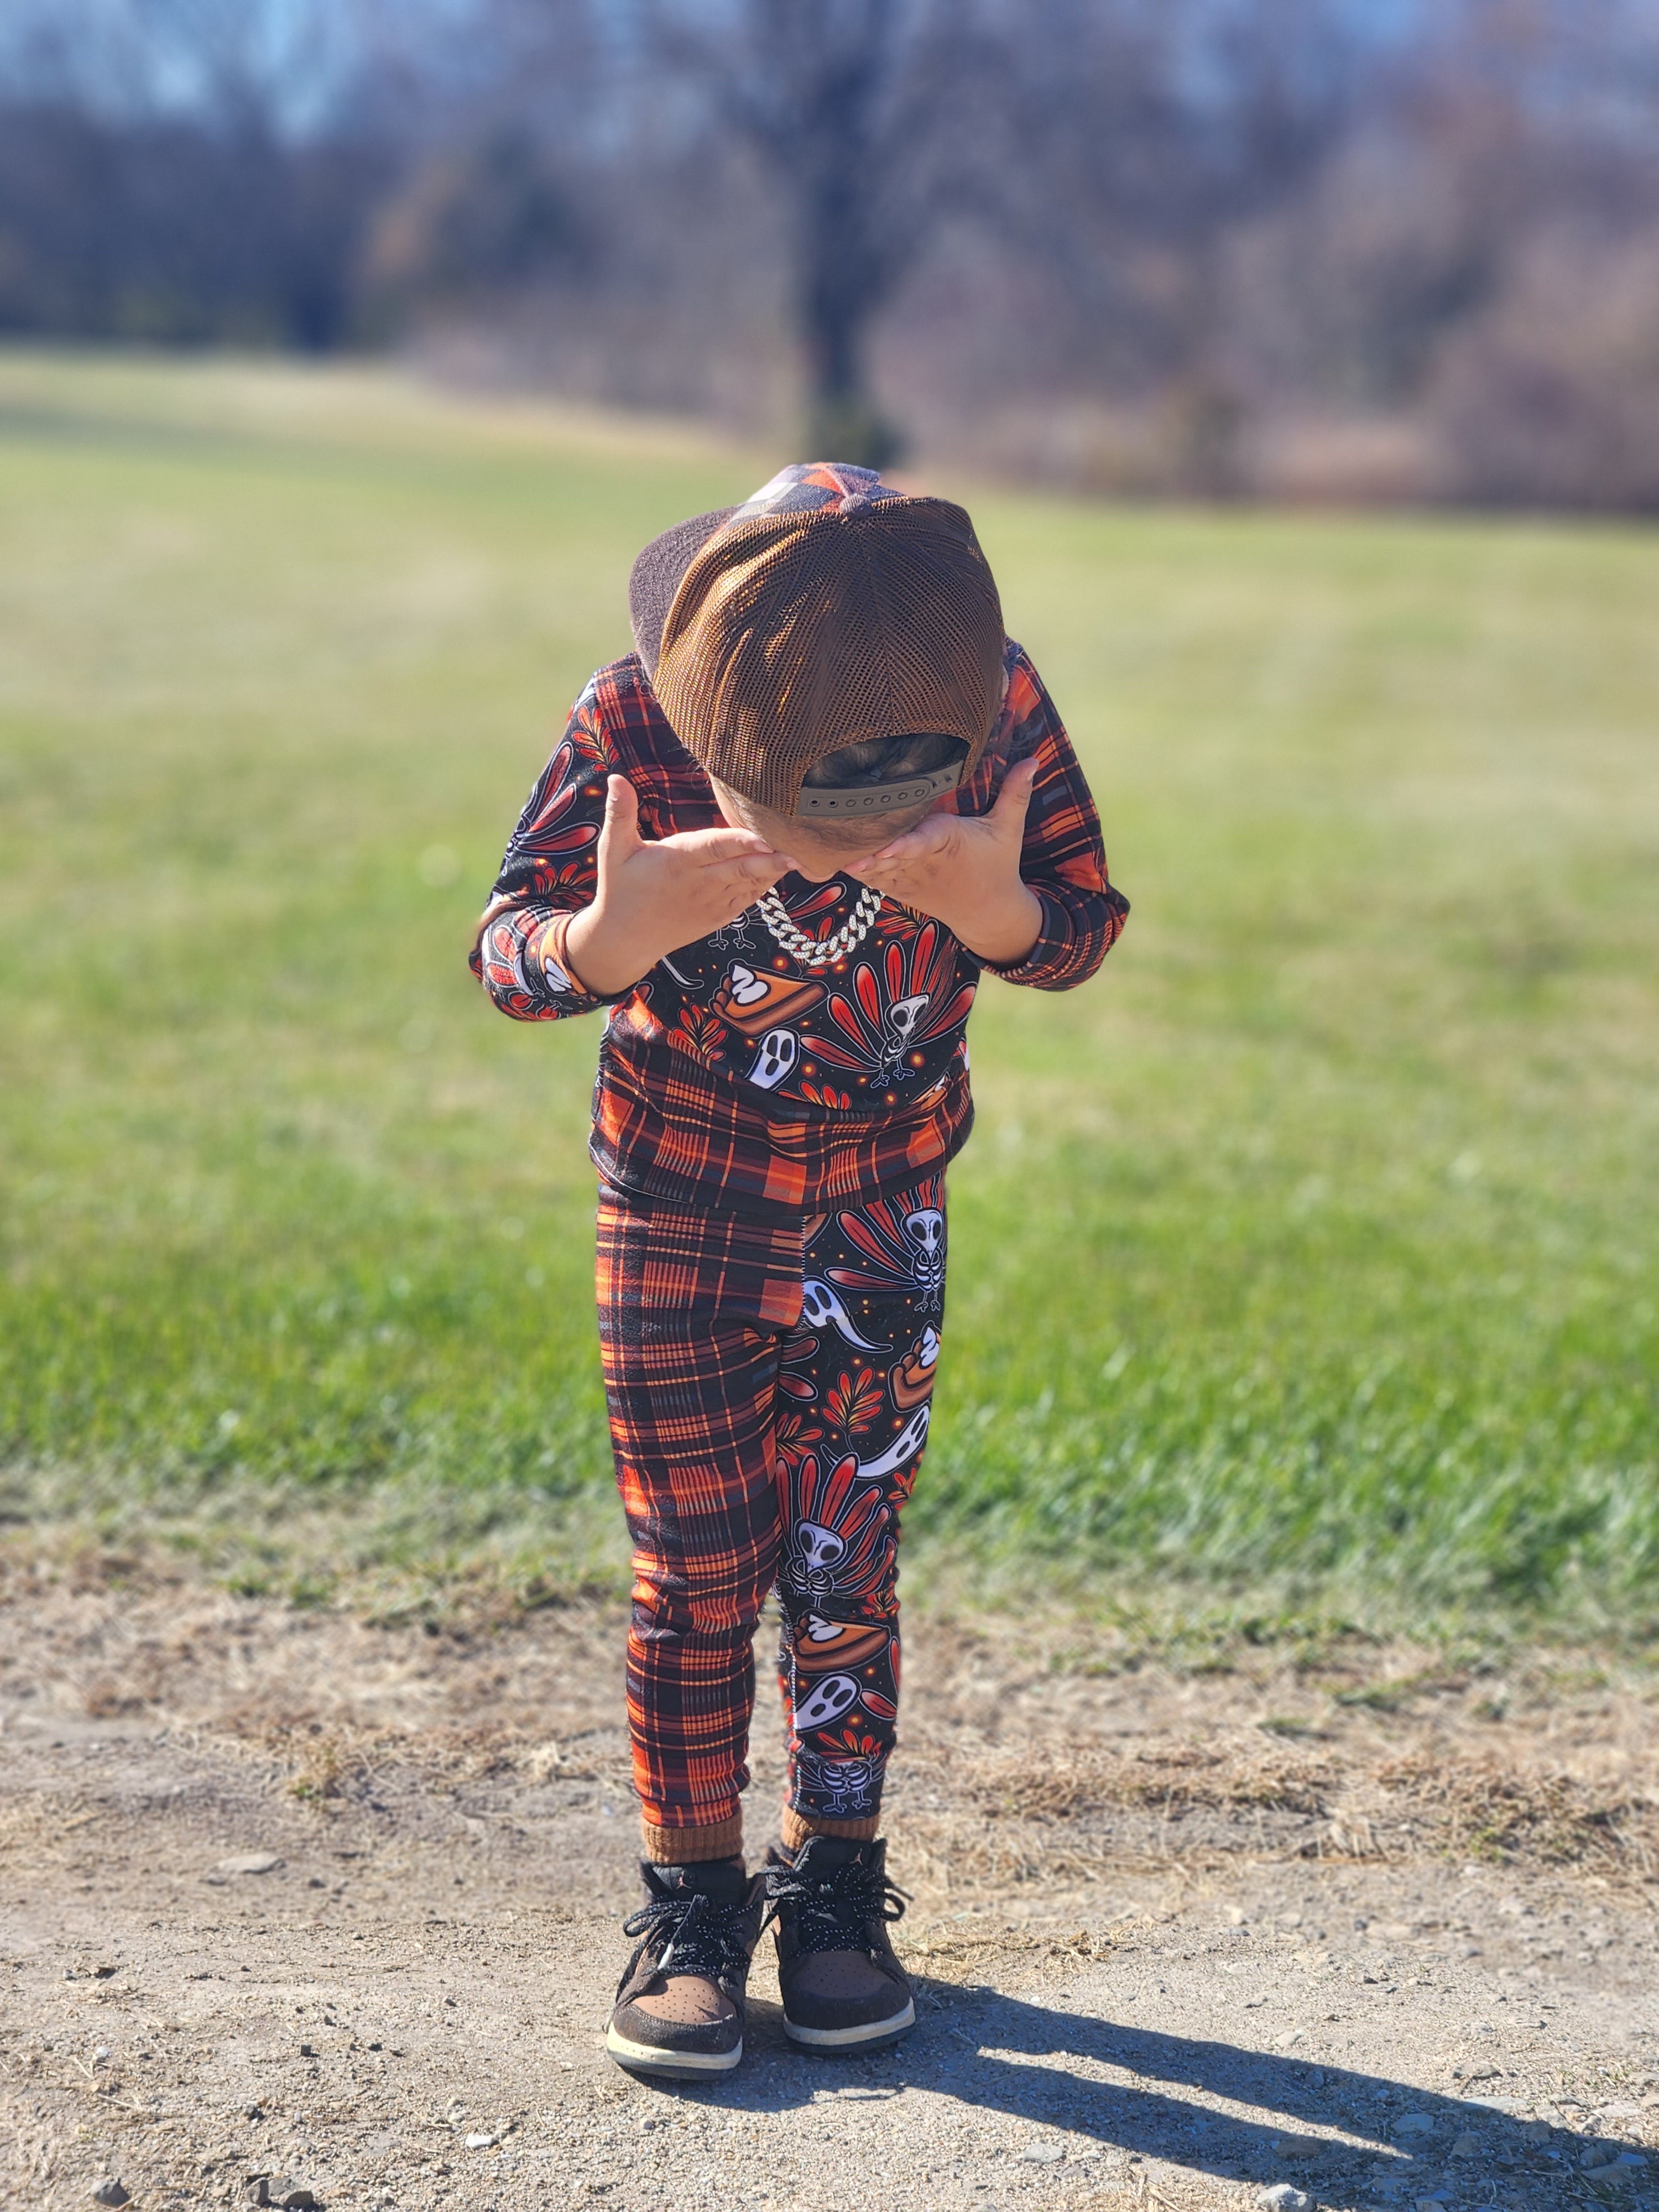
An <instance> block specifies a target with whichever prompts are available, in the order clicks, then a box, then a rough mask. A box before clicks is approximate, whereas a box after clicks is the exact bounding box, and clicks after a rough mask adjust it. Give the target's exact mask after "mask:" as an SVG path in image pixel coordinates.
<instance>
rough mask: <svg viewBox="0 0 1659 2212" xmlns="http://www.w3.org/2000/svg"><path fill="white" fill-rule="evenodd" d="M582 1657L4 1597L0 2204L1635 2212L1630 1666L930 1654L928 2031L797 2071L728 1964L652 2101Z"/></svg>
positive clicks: (621, 1806)
mask: <svg viewBox="0 0 1659 2212" xmlns="http://www.w3.org/2000/svg"><path fill="white" fill-rule="evenodd" d="M618 1639H619V1624H618V1621H617V1618H616V1616H615V1615H614V1614H612V1613H607V1612H605V1611H603V1610H600V1609H593V1610H573V1611H565V1612H559V1611H553V1610H549V1611H545V1612H542V1613H537V1614H535V1615H532V1617H530V1618H529V1619H527V1620H520V1621H514V1622H511V1623H508V1624H507V1625H504V1626H493V1627H492V1626H480V1627H478V1628H477V1629H476V1630H473V1631H471V1632H459V1631H456V1632H441V1633H430V1632H425V1631H423V1630H422V1629H421V1628H419V1627H401V1628H380V1627H369V1626H362V1625H361V1624H357V1623H355V1622H352V1621H349V1620H342V1619H339V1618H337V1617H331V1616H325V1615H317V1614H309V1613H295V1612H292V1611H289V1610H285V1609H284V1608H283V1607H278V1606H275V1605H271V1604H268V1603H265V1602H262V1601H258V1602H256V1601H242V1600H237V1599H234V1598H231V1597H228V1596H226V1595H223V1594H222V1592H217V1591H215V1590H213V1589H208V1588H205V1587H203V1586H200V1585H192V1584H190V1583H171V1584H168V1583H161V1582H158V1581H156V1580H155V1579H154V1578H153V1577H147V1576H144V1575H139V1576H137V1577H136V1578H131V1579H130V1580H129V1583H128V1584H127V1586H125V1587H118V1586H112V1584H111V1583H110V1581H109V1579H108V1577H107V1568H104V1569H102V1570H98V1571H92V1570H88V1571H86V1572H85V1573H84V1574H83V1575H82V1576H81V1577H79V1578H77V1577H76V1576H75V1575H74V1574H71V1573H67V1572H65V1571H61V1570H59V1569H52V1570H47V1569H46V1568H44V1567H31V1566H29V1565H27V1563H26V1562H24V1561H21V1560H16V1561H14V1562H13V1564H12V1565H11V1567H10V1569H9V1580H7V1582H6V1583H5V1585H4V1601H3V1604H0V1729H3V1747H4V1753H5V1756H4V1759H3V1766H0V1915H3V1918H0V2015H3V2034H4V2040H3V2077H0V2100H3V2106H4V2112H3V2121H4V2126H3V2135H0V2201H3V2202H4V2203H6V2204H8V2205H18V2206H27V2207H28V2208H30V2212H34V2208H41V2212H46V2208H53V2207H58V2206H70V2205H78V2206H85V2205H88V2204H89V2203H92V2202H93V2198H92V2195H91V2191H93V2189H94V2186H95V2185H97V2184H98V2183H99V2182H100V2181H101V2180H102V2179H105V2178H106V2177H109V2176H114V2177H117V2178H118V2179H119V2180H120V2181H121V2183H122V2184H123V2185H124V2186H125V2189H126V2190H127V2191H129V2192H130V2193H131V2198H132V2201H133V2203H135V2205H136V2206H137V2207H138V2208H141V2212H149V2208H151V2207H161V2206H185V2205H198V2204H218V2203H251V2202H253V2201H256V2200H255V2197H252V2196H251V2195H250V2193H249V2182H250V2179H251V2178H252V2177H255V2176H257V2175H258V2174H260V2173H262V2172H263V2173H268V2174H271V2175H278V2176H285V2177H289V2178H290V2179H292V2180H293V2181H294V2182H295V2183H296V2184H297V2185H302V2186H303V2187H304V2188H307V2189H308V2190H309V2191H312V2192H313V2195H314V2197H315V2198H316V2200H317V2202H318V2203H322V2204H325V2205H328V2206H335V2207H342V2206H362V2207H375V2208H380V2207H387V2208H391V2207H394V2206H395V2207H398V2208H405V2207H406V2208H410V2209H411V2212H414V2208H426V2207H434V2206H438V2205H447V2206H454V2207H467V2208H471V2207H478V2208H481V2212H482V2208H487V2207H499V2208H501V2212H507V2208H517V2207H521V2206H523V2207H528V2206H532V2205H534V2206H538V2207H539V2206H559V2207H562V2206H566V2205H584V2206H590V2207H597V2206H603V2207H605V2208H607V2212H608V2209H609V2208H619V2207H624V2206H625V2207H629V2208H638V2212H645V2208H650V2207H657V2206H673V2207H677V2208H678V2207H680V2206H688V2207H703V2206H708V2207H711V2208H714V2207H718V2208H720V2212H728V2208H732V2207H736V2206H743V2207H749V2206H770V2207H773V2208H775V2209H776V2212H784V2208H786V2207H797V2206H798V2207H801V2208H806V2207H811V2208H812V2212H840V2208H845V2207H851V2206H860V2205H869V2206H889V2205H899V2204H906V2205H908V2204H911V2203H915V2202H917V2201H921V2202H922V2203H927V2205H929V2206H931V2205H933V2204H939V2205H941V2206H947V2207H954V2206H958V2205H961V2206H973V2207H975V2208H993V2207H996V2206H1000V2205H1004V2204H1010V2203H1015V2202H1018V2203H1025V2202H1027V2201H1030V2202H1031V2203H1034V2204H1035V2203H1039V2202H1042V2201H1044V2200H1048V2201H1052V2202H1054V2203H1056V2204H1062V2205H1066V2206H1075V2205H1085V2204H1097V2205H1108V2206H1115V2205H1118V2204H1122V2205H1124V2206H1125V2207H1129V2206H1133V2207H1136V2208H1140V2207H1150V2206H1151V2205H1153V2204H1157V2205H1161V2206H1163V2207H1164V2208H1165V2209H1166V2212H1185V2208H1187V2207H1188V2206H1199V2205H1209V2204H1221V2203H1249V2202H1250V2201H1251V2200H1252V2199H1253V2198H1254V2197H1255V2195H1256V2193H1257V2191H1259V2190H1260V2189H1261V2186H1262V2185H1264V2184H1266V2185H1270V2184H1274V2183H1280V2182H1287V2183H1289V2184H1291V2185H1292V2186H1293V2187H1295V2188H1297V2189H1298V2190H1301V2191H1305V2192H1306V2193H1307V2194H1308V2195H1309V2196H1310V2197H1313V2198H1314V2199H1315V2200H1316V2201H1318V2202H1321V2203H1326V2204H1329V2205H1332V2206H1336V2205H1350V2204H1352V2205H1384V2204H1400V2205H1407V2206H1412V2205H1416V2204H1419V2203H1420V2204H1422V2206H1423V2208H1424V2212H1439V2208H1440V2207H1441V2206H1443V2205H1447V2206H1452V2207H1462V2206H1468V2207H1470V2208H1475V2207H1480V2206H1484V2205H1491V2206H1494V2207H1498V2208H1500V2212H1528V2208H1531V2207H1534V2206H1537V2207H1540V2208H1542V2207H1548V2208H1551V2212H1556V2208H1561V2212H1565V2206H1566V2205H1567V2204H1568V2203H1569V2202H1570V2201H1571V2202H1578V2203H1593V2202H1595V2201H1598V2200H1605V2201H1616V2202H1618V2203H1621V2204H1630V2205H1632V2206H1643V2205H1645V2206H1647V2207H1649V2208H1650V2212H1651V2208H1653V2207H1656V2206H1659V2148H1656V2149H1653V2150H1650V2151H1649V2152H1648V2153H1647V2154H1646V2155H1647V2162H1645V2163H1644V2162H1643V2160H1644V2149H1643V2147H1644V2144H1650V2145H1656V2146H1659V1942H1656V1929H1655V1923H1654V1917H1653V1905H1654V1901H1655V1896H1656V1888H1659V1884H1656V1882H1655V1880H1654V1877H1655V1875H1656V1874H1659V1859H1656V1857H1654V1856H1652V1851H1653V1846H1654V1844H1655V1842H1656V1839H1659V1769H1656V1748H1659V1711H1656V1705H1655V1703H1654V1702H1653V1700H1652V1699H1651V1694H1650V1692H1646V1691H1644V1688H1643V1686H1641V1685H1640V1684H1639V1683H1624V1684H1621V1683H1620V1682H1619V1681H1616V1680H1615V1681H1607V1680H1601V1679H1599V1678H1596V1677H1595V1676H1593V1675H1589V1674H1583V1673H1582V1671H1581V1674H1580V1677H1579V1679H1578V1680H1577V1681H1576V1682H1575V1681H1573V1680H1566V1679H1564V1677H1563V1675H1562V1674H1561V1673H1560V1671H1559V1670H1557V1671H1556V1672H1555V1673H1553V1674H1551V1673H1550V1672H1548V1671H1547V1670H1544V1669H1541V1668H1539V1667H1537V1666H1536V1665H1534V1667H1533V1668H1532V1669H1531V1670H1530V1671H1528V1672H1525V1673H1522V1671H1520V1670H1517V1671H1516V1672H1514V1673H1512V1674H1510V1676H1508V1677H1507V1678H1501V1679H1500V1678H1497V1677H1488V1678H1486V1679H1481V1680H1468V1679H1466V1678H1464V1677H1462V1676H1461V1675H1457V1674H1439V1675H1436V1674H1427V1675H1425V1674H1422V1673H1421V1672H1420V1669H1421V1668H1422V1667H1423V1664H1424V1661H1423V1657H1422V1655H1420V1654H1419V1655H1412V1654H1407V1653H1380V1652H1377V1651H1376V1650H1369V1651H1366V1652H1364V1654H1362V1655H1361V1658H1362V1659H1363V1665H1362V1664H1361V1663H1360V1662H1359V1661H1358V1660H1357V1661H1356V1662H1355V1664H1354V1666H1353V1668H1352V1669H1350V1670H1346V1671H1345V1670H1343V1669H1340V1668H1327V1669H1326V1671H1324V1672H1322V1673H1313V1674H1310V1673H1306V1672H1303V1673H1297V1672H1296V1671H1295V1670H1293V1669H1290V1668H1285V1667H1283V1666H1282V1665H1280V1664H1279V1662H1270V1661H1268V1660H1265V1659H1264V1660H1263V1661H1262V1662H1261V1665H1260V1666H1257V1667H1252V1666H1249V1665H1244V1664H1241V1666H1240V1668H1238V1670H1237V1671H1235V1672H1232V1673H1227V1674H1210V1675H1204V1676H1200V1677H1198V1678H1187V1679H1183V1678H1182V1677H1181V1676H1179V1675H1177V1674H1174V1673H1172V1672H1168V1671H1165V1670H1163V1669H1160V1668H1157V1667H1153V1666H1146V1665H1142V1666H1139V1667H1134V1668H1126V1667H1125V1665H1124V1664H1123V1663H1122V1661H1121V1655H1115V1654H1114V1653H1113V1652H1112V1651H1111V1650H1109V1648H1107V1647H1106V1646H1104V1645H1102V1646H1100V1647H1098V1648H1096V1649H1093V1650H1080V1649H1079V1638H1078V1635H1077V1632H1076V1629H1075V1625H1073V1626H1072V1627H1071V1628H1069V1629H1060V1628H1056V1629H1055V1630H1054V1631H1053V1632H1052V1633H1051V1634H1049V1635H1047V1636H1044V1635H1039V1634H1036V1633H1035V1632H1025V1633H1024V1634H1021V1633H1018V1632H1015V1631H1014V1630H1013V1629H1012V1628H1011V1627H1010V1626H1007V1625H1006V1624H1000V1623H997V1622H994V1621H983V1620H981V1621H980V1622H979V1623H978V1624H977V1625H976V1627H975V1632H969V1630H968V1629H967V1628H965V1627H964V1626H963V1624H962V1623H961V1622H959V1621H958V1622H950V1621H945V1620H932V1621H918V1622H917V1623H916V1624H915V1626H914V1628H913V1632H912V1634H911V1636H910V1639H909V1644H908V1650H907V1670H906V1672H907V1680H906V1699H907V1704H906V1744H905V1750H904V1753H903V1754H902V1760H901V1762H900V1765H901V1768H902V1776H901V1779H900V1782H899V1786H898V1789H897V1792H896V1796H895V1797H894V1799H893V1801H892V1806H891V1825H890V1834H891V1837H892V1838H893V1842H892V1850H893V1859H894V1867H895V1871H896V1873H897V1875H898V1876H899V1878H900V1879H901V1880H902V1881H903V1882H904V1883H905V1885H906V1887H908V1888H910V1889H912V1890H914V1891H915V1905H913V1907H912V1910H911V1912H910V1915H909V1917H908V1919H907V1920H906V1921H905V1922H904V1923H903V1926H902V1929H901V1930H900V1934H901V1936H902V1938H903V1940H904V1948H906V1950H907V1952H908V1958H909V1960H910V1962H911V1964H912V1966H913V1967H914V1968H915V1970H916V1972H918V1974H919V1976H920V1984H919V1986H920V1989H921V1994H922V2004H921V2013H922V2025H921V2027H920V2028H919V2030H918V2032H917V2033H916V2034H915V2036H914V2037H913V2038H912V2039H911V2040H910V2041H909V2042H908V2044H907V2045H904V2046H903V2047H902V2049H900V2050H899V2051H896V2052H895V2053H891V2054H889V2055H887V2056H884V2057H878V2058H874V2059H869V2060H865V2061H862V2062H858V2063H845V2064H842V2065H836V2064H835V2063H824V2062H822V2061H813V2060H810V2059H807V2058H805V2057H799V2056H797V2055H796V2054H795V2053H794V2052H793V2050H792V2049H790V2047H789V2046H788V2045H786V2043H785V2042H784V2039H783V2038H782V2035H781V2030H780V2027H779V2024H778V2017H777V2012H776V2007H775V1996H776V1990H775V1981H774V1979H773V1977H772V1974H771V1972H770V1970H769V1966H767V1965H766V1964H765V1963H764V1959H765V1954H764V1953H763V1964H762V1966H761V1968H760V1970H759V1971H758V1972H757V1977H756V1982H755V1984H754V1987H755V1990H756V1997H757V2002H756V2003H755V2005H754V2007H753V2014H754V2020H753V2027H752V2032H751V2035H750V2057H749V2058H748V2059H747V2061H746V2062H745V2064H744V2069H743V2070H742V2071H741V2073H740V2074H739V2075H738V2076H737V2077H736V2078H735V2080H734V2081H732V2083H730V2084H729V2085H728V2086H726V2087H720V2088H711V2089H699V2090H697V2091H696V2092H695V2093H668V2092H665V2091H662V2090H653V2089H647V2088H644V2087H640V2086H638V2085H636V2084H635V2083H634V2082H632V2081H629V2080H628V2079H627V2078H626V2077H625V2076H623V2075H621V2074H620V2073H618V2072H617V2070H616V2069H614V2068H613V2067H612V2066H611V2065H610V2063H608V2062H607V2061H606V2060H605V2057H604V2055H603V2052H602V2051H601V2050H600V2048H599V2032H600V2028H601V2026H602V2023H603V2020H604V2016H605V2008H606V2003H607V2000H608V1998H609V1996H610V1992H611V1985H612V1983H613V1981H614V1978H615V1974H616V1972H617V1966H618V1963H619V1959H620V1954H621V1952H622V1949H623V1946H622V1943H621V1939H620V1936H619V1934H618V1930H617V1914H618V1913H619V1911H623V1910H626V1909H627V1907H628V1905H629V1902H630V1901H631V1887H632V1885H631V1859H630V1849H631V1843H632V1820H631V1817H630V1813H631V1808H630V1802H629V1796H628V1791H627V1784H626V1771H625V1757H624V1745H623V1738H622V1735H621V1732H620V1730H619V1729H618V1727H617V1711H618V1703H619V1699H618V1665H617V1652H618ZM1068 1645H1069V1646H1070V1647H1071V1648H1070V1650H1069V1651H1068V1650H1067V1649H1066V1646H1068ZM1413 1670H1418V1671H1413ZM763 1733H765V1734H767V1735H769V1731H764V1732H763ZM757 1748H759V1749H760V1750H761V1751H762V1753H763V1755H762V1756H761V1757H759V1758H758V1759H757V1783H756V1787H755V1790H754V1791H753V1792H752V1793H751V1796H750V1821H751V1828H752V1829H753V1831H754V1833H755V1836H756V1838H757V1841H760V1842H763V1841H764V1839H765V1834H766V1827H767V1823H766V1809H765V1808H767V1807H769V1805H770V1804H771V1803H772V1802H773V1801H774V1797H775V1786H776V1779H777V1763H776V1760H775V1757H773V1756H772V1755H771V1748H770V1744H769V1742H768V1743H766V1744H764V1745H763V1746H761V1747H757ZM1586 2160H1590V2161H1593V2162H1592V2163H1588V2164H1587V2163H1586ZM1621 2161H1622V2162H1621Z"/></svg>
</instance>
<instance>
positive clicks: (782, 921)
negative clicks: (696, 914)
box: [756, 884, 881, 968]
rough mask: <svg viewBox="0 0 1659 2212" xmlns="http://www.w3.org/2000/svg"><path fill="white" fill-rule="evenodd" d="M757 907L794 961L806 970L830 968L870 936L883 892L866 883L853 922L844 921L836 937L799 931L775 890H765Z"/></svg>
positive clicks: (758, 900) (854, 912)
mask: <svg viewBox="0 0 1659 2212" xmlns="http://www.w3.org/2000/svg"><path fill="white" fill-rule="evenodd" d="M756 904H757V906H758V907H759V908H760V910H761V918H762V920H763V921H764V922H765V924H766V927H768V928H769V930H770V931H771V933H772V934H773V936H774V937H775V938H776V939H777V941H778V943H779V944H780V945H781V946H782V947H783V949H784V951H786V952H787V954H788V955H789V957H790V958H791V959H792V960H799V962H800V963H801V965H802V967H803V968H827V967H828V966H829V963H830V962H831V961H832V960H841V959H844V958H845V957H846V956H847V954H848V953H849V952H851V951H853V949H854V946H855V945H862V944H863V942H864V940H865V939H866V937H867V936H868V935H869V934H870V928H871V925H872V922H873V921H875V918H876V916H877V915H878V914H879V913H880V911H881V893H880V892H879V891H878V890H874V889H873V888H872V886H871V885H870V884H866V885H865V887H864V889H863V890H862V891H860V894H859V902H858V904H857V905H856V906H855V907H854V909H853V914H852V919H851V920H850V921H844V922H842V926H841V927H840V928H839V929H838V930H837V931H836V933H835V935H834V936H833V937H809V936H808V935H807V934H806V933H805V930H803V929H797V928H796V927H795V925H794V923H793V921H790V919H789V913H788V909H787V907H786V906H785V905H784V903H783V901H782V900H781V898H780V897H779V896H778V895H777V893H776V891H775V890H773V891H763V893H762V894H761V896H760V897H759V898H758V899H757V901H756Z"/></svg>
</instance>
